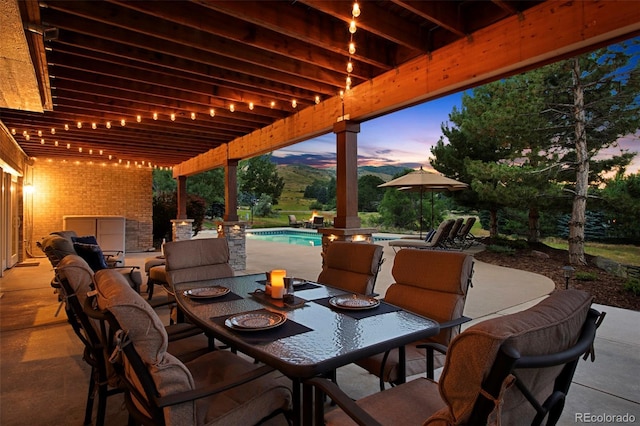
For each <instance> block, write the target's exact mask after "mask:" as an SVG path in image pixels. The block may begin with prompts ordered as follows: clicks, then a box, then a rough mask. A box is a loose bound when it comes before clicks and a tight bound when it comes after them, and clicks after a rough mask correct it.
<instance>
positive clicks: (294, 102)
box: [291, 99, 298, 108]
mask: <svg viewBox="0 0 640 426" xmlns="http://www.w3.org/2000/svg"><path fill="white" fill-rule="evenodd" d="M291 107H292V108H297V107H298V102H297V101H296V100H295V99H294V100H292V101H291Z"/></svg>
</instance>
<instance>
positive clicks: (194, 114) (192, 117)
mask: <svg viewBox="0 0 640 426" xmlns="http://www.w3.org/2000/svg"><path fill="white" fill-rule="evenodd" d="M191 119H192V120H195V119H196V113H195V112H192V113H191Z"/></svg>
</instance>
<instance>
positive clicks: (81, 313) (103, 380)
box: [56, 255, 210, 426]
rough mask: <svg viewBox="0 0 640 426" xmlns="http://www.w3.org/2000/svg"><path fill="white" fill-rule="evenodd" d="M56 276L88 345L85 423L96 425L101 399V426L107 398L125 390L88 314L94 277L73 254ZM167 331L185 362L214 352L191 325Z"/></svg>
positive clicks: (173, 349)
mask: <svg viewBox="0 0 640 426" xmlns="http://www.w3.org/2000/svg"><path fill="white" fill-rule="evenodd" d="M56 275H57V278H58V281H59V283H60V291H61V293H62V296H63V302H64V304H65V312H66V314H67V319H68V322H69V324H71V326H72V328H73V331H74V333H75V334H76V336H78V338H79V339H80V341H81V342H82V343H83V345H84V352H83V356H82V359H83V360H84V361H85V362H86V363H87V364H89V366H90V367H91V373H90V375H89V389H88V392H87V403H86V408H85V419H84V424H85V425H91V424H92V421H91V420H92V416H93V405H94V401H95V398H96V397H97V398H98V411H97V417H96V424H97V425H98V426H101V425H103V424H104V420H105V413H106V404H107V398H108V397H109V396H112V395H115V394H118V393H121V392H122V389H121V387H120V383H119V380H118V378H117V376H116V375H115V373H114V371H113V369H112V368H111V365H110V363H109V362H108V361H107V358H108V354H105V350H106V348H105V346H104V342H103V341H102V339H101V335H102V331H101V329H100V324H99V322H98V321H96V320H95V319H92V318H91V317H90V316H89V314H88V312H89V311H92V310H93V306H92V305H91V302H90V299H91V298H90V296H89V293H90V292H92V291H93V290H94V286H93V275H94V274H93V271H92V270H91V268H90V267H89V265H88V264H87V263H86V261H85V260H84V259H82V258H81V257H80V256H77V255H69V256H65V257H64V258H63V259H62V260H61V261H60V263H59V264H58V268H57V269H56ZM165 330H166V331H167V333H168V335H169V340H170V343H169V346H168V349H167V350H168V351H169V352H170V353H172V354H174V355H175V356H177V357H178V358H180V359H182V360H190V359H193V358H195V357H197V356H200V355H202V354H205V353H207V352H209V350H210V342H209V339H208V338H207V337H206V336H205V335H204V334H203V333H202V331H201V330H199V329H197V328H195V327H193V326H191V325H189V326H188V327H184V326H182V325H180V326H178V325H175V326H173V325H172V326H168V327H166V328H165Z"/></svg>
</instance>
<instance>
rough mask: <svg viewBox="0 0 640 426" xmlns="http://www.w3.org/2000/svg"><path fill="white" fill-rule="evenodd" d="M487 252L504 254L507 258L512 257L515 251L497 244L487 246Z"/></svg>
mask: <svg viewBox="0 0 640 426" xmlns="http://www.w3.org/2000/svg"><path fill="white" fill-rule="evenodd" d="M487 250H489V251H491V252H493V253H500V254H506V255H509V256H513V255H514V254H515V253H516V250H515V249H514V248H511V247H507V246H503V245H497V244H491V245H488V246H487Z"/></svg>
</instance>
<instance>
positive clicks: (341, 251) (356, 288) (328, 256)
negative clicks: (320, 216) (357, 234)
mask: <svg viewBox="0 0 640 426" xmlns="http://www.w3.org/2000/svg"><path fill="white" fill-rule="evenodd" d="M382 250H383V249H382V246H380V245H378V244H370V243H366V242H351V241H334V242H332V243H330V244H329V245H328V246H327V249H326V251H325V252H324V253H323V257H322V271H321V272H320V275H318V279H317V281H318V282H319V283H322V284H327V285H330V286H332V287H336V288H340V289H342V290H346V291H350V292H352V293H359V294H366V295H373V294H374V288H375V284H376V279H377V277H378V272H379V271H380V268H381V266H382V263H383V262H384V258H383V257H382Z"/></svg>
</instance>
